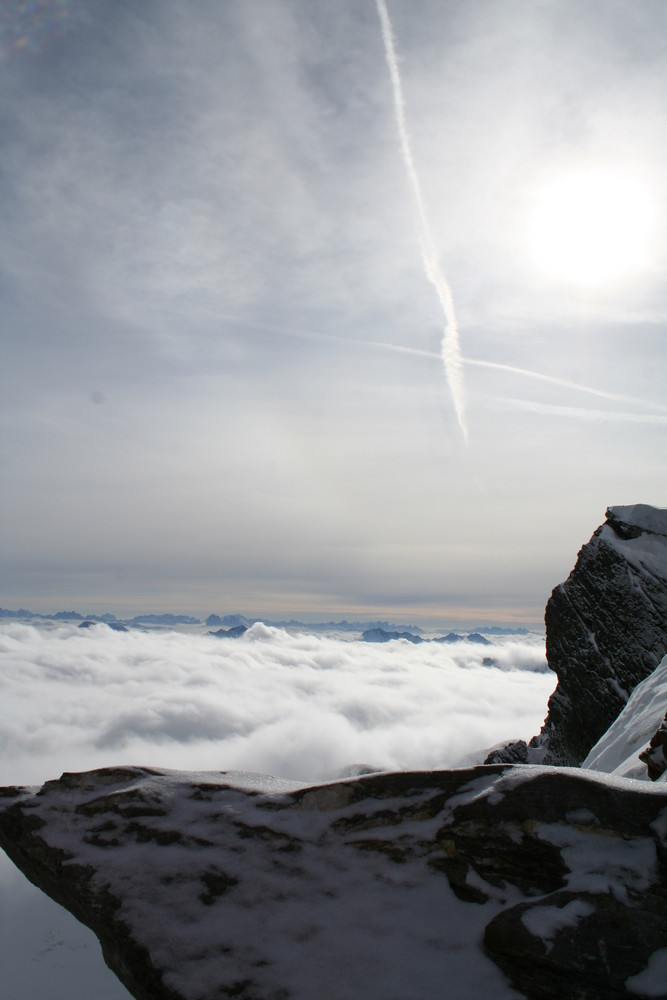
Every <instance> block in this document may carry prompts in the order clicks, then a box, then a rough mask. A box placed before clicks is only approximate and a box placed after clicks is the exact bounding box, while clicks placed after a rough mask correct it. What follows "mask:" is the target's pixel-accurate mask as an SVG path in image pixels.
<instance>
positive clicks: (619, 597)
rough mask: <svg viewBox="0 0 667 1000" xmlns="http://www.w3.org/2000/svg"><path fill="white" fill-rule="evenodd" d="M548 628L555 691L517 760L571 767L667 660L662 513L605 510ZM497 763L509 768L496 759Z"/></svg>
mask: <svg viewBox="0 0 667 1000" xmlns="http://www.w3.org/2000/svg"><path fill="white" fill-rule="evenodd" d="M545 623H546V637H547V643H546V645H547V661H548V663H549V667H550V668H551V669H552V670H553V671H555V673H556V674H557V675H558V685H557V687H556V690H555V691H554V693H553V695H552V696H551V699H550V700H549V711H548V715H547V718H546V720H545V723H544V726H543V728H542V731H541V733H540V735H539V736H537V737H535V739H533V740H532V741H531V743H530V744H529V745H528V748H527V753H526V757H525V758H524V759H526V760H528V761H529V762H530V761H534V762H543V763H546V764H570V765H578V764H580V763H581V762H582V761H583V760H584V758H585V757H586V755H587V754H588V752H589V751H590V749H591V747H593V746H594V745H595V744H596V743H597V741H598V740H599V739H600V737H601V736H602V735H603V734H604V733H605V732H606V731H607V729H608V728H609V726H610V725H611V724H612V722H613V721H614V719H616V717H617V716H618V714H619V712H620V711H621V710H622V709H623V707H624V705H625V704H626V702H627V700H628V698H629V697H630V694H631V693H632V691H633V689H634V688H635V687H636V686H637V684H639V683H640V681H642V680H644V679H645V678H646V677H648V676H649V675H650V674H651V673H652V672H653V671H654V670H655V668H656V667H657V665H658V664H659V663H660V660H661V659H662V657H663V655H664V654H665V652H667V510H664V509H657V508H655V507H649V506H647V505H646V504H636V505H634V506H631V507H610V508H609V509H608V510H607V515H606V521H605V523H604V524H603V525H601V526H600V527H599V528H598V529H597V531H596V532H595V533H594V535H593V537H592V538H591V540H590V541H589V542H588V543H587V544H586V545H584V546H583V548H582V549H581V551H580V552H579V555H578V557H577V562H576V565H575V567H574V569H573V570H572V572H571V573H570V575H569V577H568V578H567V580H566V581H565V583H562V584H560V585H559V586H558V587H556V588H555V590H554V591H553V593H552V595H551V597H550V599H549V601H548V603H547V607H546V612H545ZM513 746H514V745H513ZM499 759H510V758H508V757H507V756H503V753H502V751H498V750H495V751H494V755H493V760H495V761H497V760H499ZM511 759H513V760H516V759H517V757H516V754H514V756H513V757H512V758H511ZM487 761H489V762H490V758H487Z"/></svg>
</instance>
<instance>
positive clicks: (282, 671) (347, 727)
mask: <svg viewBox="0 0 667 1000" xmlns="http://www.w3.org/2000/svg"><path fill="white" fill-rule="evenodd" d="M0 657H1V659H2V671H1V673H0V691H1V699H2V716H1V718H0V751H1V752H0V784H3V785H4V784H18V783H21V784H41V783H42V782H43V781H45V780H47V779H49V778H55V777H58V776H59V775H60V773H61V772H62V771H66V770H67V771H80V770H88V769H91V768H95V767H102V766H106V765H113V764H120V763H128V764H145V765H154V766H157V767H168V768H183V769H197V770H229V769H233V770H246V771H259V772H262V773H267V774H274V775H278V776H280V777H285V778H295V779H298V780H303V781H306V782H316V781H320V780H326V779H328V778H332V777H335V776H337V775H340V774H341V773H343V772H344V770H345V768H347V767H350V766H351V765H356V764H364V765H369V766H372V767H375V768H378V769H382V770H394V769H419V768H443V767H455V766H457V765H460V764H465V763H469V762H470V761H471V760H475V761H476V762H479V761H481V760H482V759H483V752H484V750H485V748H488V747H489V746H491V745H493V744H496V743H498V742H501V741H503V740H506V739H510V738H518V737H523V738H529V737H530V736H532V735H534V734H535V733H536V732H538V731H539V728H540V726H541V724H542V721H543V719H544V716H545V714H546V704H547V699H548V696H549V694H550V693H551V691H552V690H553V687H554V685H555V681H556V678H555V675H554V674H553V673H551V672H550V671H548V670H547V667H546V661H545V658H544V645H543V641H542V639H541V637H539V636H530V637H525V638H524V637H521V640H520V641H517V639H516V638H513V639H512V640H511V641H510V640H507V639H504V640H502V641H499V642H498V643H496V644H494V645H493V646H477V645H474V644H472V643H457V644H455V645H445V644H439V643H422V644H419V645H413V644H411V643H409V642H406V641H401V640H398V641H392V642H388V643H383V644H378V643H366V642H362V641H359V640H350V639H349V638H347V639H341V638H334V637H331V636H327V635H314V634H307V633H301V634H290V633H288V632H286V631H284V630H282V629H278V628H271V627H268V626H265V625H262V624H256V625H254V626H253V627H252V628H250V629H249V630H248V632H246V634H245V635H244V636H242V637H241V638H236V639H229V638H222V639H221V638H218V637H215V636H212V635H206V634H191V633H190V634H189V633H187V632H178V631H139V630H131V631H129V632H114V631H112V630H111V629H109V628H108V627H107V626H106V625H103V624H99V625H96V626H94V627H92V628H88V629H80V628H78V627H77V626H76V625H74V624H62V625H58V626H51V627H47V626H41V625H40V626H39V627H35V626H33V625H28V624H24V623H20V622H12V623H7V624H3V625H2V626H0ZM489 657H490V658H492V659H493V662H494V665H493V666H490V665H488V663H487V665H485V664H484V660H485V659H487V661H488V658H489Z"/></svg>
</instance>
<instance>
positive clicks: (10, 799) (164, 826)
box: [0, 765, 667, 1000]
mask: <svg viewBox="0 0 667 1000" xmlns="http://www.w3.org/2000/svg"><path fill="white" fill-rule="evenodd" d="M0 843H1V844H2V846H3V847H4V848H5V850H6V851H7V853H8V854H9V855H10V857H12V858H13V860H14V861H15V863H16V864H17V865H18V866H19V867H20V868H21V869H22V870H23V871H24V872H25V874H26V875H27V876H28V877H29V878H30V879H31V880H32V881H33V882H34V883H35V884H36V885H38V886H39V887H40V888H42V889H43V890H44V891H45V892H47V893H48V894H49V895H50V896H52V897H53V898H54V899H56V900H57V901H58V902H60V903H61V904H62V905H64V906H66V907H67V908H68V909H69V910H71V911H72V912H73V913H74V914H75V916H77V917H78V918H79V919H80V920H82V921H83V922H84V923H86V924H88V925H89V926H90V927H92V929H93V930H94V931H95V933H96V934H97V935H98V937H99V939H100V941H101V943H102V948H103V951H104V955H105V958H106V960H107V962H108V964H109V965H110V967H111V968H112V969H113V970H114V971H115V972H116V974H117V975H118V976H119V978H120V979H121V980H122V981H123V983H125V985H126V986H127V988H128V989H129V990H130V992H131V993H132V994H133V995H134V996H135V997H137V998H138V1000H195V998H198V1000H221V998H225V997H241V998H245V1000H312V998H313V997H315V996H319V997H322V998H324V1000H326V998H329V1000H333V998H340V997H345V998H346V1000H368V997H369V996H373V997H377V998H386V997H389V996H391V997H392V1000H415V997H424V998H426V997H435V996H442V995H443V983H447V984H448V987H447V989H449V988H450V987H451V986H452V984H454V987H455V988H454V987H453V988H452V995H470V996H494V997H507V996H509V995H516V994H510V993H509V992H508V987H507V982H506V979H505V978H504V977H507V978H508V979H509V980H510V982H511V983H512V985H513V986H514V988H515V989H516V990H518V991H519V993H520V994H521V995H523V996H525V997H527V998H529V1000H562V997H563V996H567V997H570V998H573V1000H613V998H616V997H618V998H620V997H625V996H627V995H628V993H627V988H626V987H627V983H628V981H629V980H630V979H631V978H632V977H636V976H638V975H641V974H642V972H643V970H644V969H645V968H646V967H647V965H648V964H649V963H650V960H651V956H652V955H654V954H655V953H656V952H659V951H660V949H662V948H665V946H666V944H667V940H666V938H665V930H664V928H665V926H666V923H667V873H666V866H667V787H665V786H664V785H662V784H660V785H651V784H650V783H648V782H646V783H639V782H637V783H633V784H629V783H628V782H622V781H620V782H615V781H613V780H612V779H609V778H608V777H606V776H596V775H593V774H591V773H587V772H584V771H580V770H571V769H563V768H550V767H526V766H523V767H512V766H508V765H500V766H495V767H483V766H482V767H476V768H471V769H467V770H463V769H462V770H457V771H445V772H428V773H395V774H391V773H388V774H372V775H369V776H367V777H362V778H353V779H350V780H346V781H339V782H334V783H330V784H326V785H322V786H318V787H294V786H292V787H290V786H288V785H287V784H285V783H282V784H281V783H279V782H276V781H275V780H274V779H259V778H258V777H257V776H249V775H233V774H224V773H196V774H188V773H180V772H169V771H161V770H157V769H149V768H113V769H106V770H100V771H92V772H88V773H84V774H65V775H63V776H62V777H61V778H60V779H59V780H57V781H50V782H48V783H47V784H46V785H44V786H43V787H42V788H41V789H38V790H36V789H20V788H7V789H3V790H1V792H0ZM482 942H483V944H482ZM500 970H502V972H501V971H500ZM457 977H458V978H457ZM463 982H464V983H465V992H462V989H463V987H462V986H461V983H463ZM457 991H458V992H457ZM654 995H655V994H654Z"/></svg>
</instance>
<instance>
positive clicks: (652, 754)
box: [639, 712, 667, 781]
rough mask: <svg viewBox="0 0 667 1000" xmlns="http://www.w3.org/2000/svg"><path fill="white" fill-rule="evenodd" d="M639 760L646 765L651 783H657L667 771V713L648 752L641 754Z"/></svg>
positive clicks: (652, 739)
mask: <svg viewBox="0 0 667 1000" xmlns="http://www.w3.org/2000/svg"><path fill="white" fill-rule="evenodd" d="M639 759H640V760H641V761H643V762H644V763H645V764H646V766H647V768H648V776H649V778H650V779H651V781H657V780H658V778H659V777H660V776H661V775H663V774H664V773H665V771H667V712H665V718H664V721H663V722H662V724H661V726H660V728H659V729H658V731H657V732H656V733H655V735H654V736H652V737H651V742H650V743H649V745H648V746H647V747H646V750H642V752H641V753H640V754H639Z"/></svg>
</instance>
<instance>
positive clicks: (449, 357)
mask: <svg viewBox="0 0 667 1000" xmlns="http://www.w3.org/2000/svg"><path fill="white" fill-rule="evenodd" d="M375 2H376V6H377V12H378V15H379V18H380V26H381V28H382V40H383V42H384V52H385V57H386V60H387V68H388V70H389V76H390V78H391V86H392V90H393V94H394V114H395V116H396V126H397V128H398V136H399V139H400V143H401V152H402V154H403V162H404V164H405V170H406V173H407V175H408V181H409V184H410V188H411V189H412V194H413V197H414V200H415V205H416V208H417V220H418V223H419V241H420V243H421V251H422V260H423V263H424V272H425V274H426V277H427V278H428V280H429V281H430V282H431V284H432V285H433V287H434V288H435V290H436V293H437V296H438V298H439V300H440V305H441V306H442V311H443V313H444V316H445V329H444V333H443V336H442V344H441V356H442V362H443V365H444V369H445V378H446V379H447V384H448V386H449V390H450V392H451V394H452V401H453V403H454V410H455V412H456V417H457V420H458V422H459V426H460V428H461V432H462V434H463V440H464V441H465V442H466V444H467V443H468V430H467V427H466V422H465V386H464V380H463V361H462V359H461V349H460V347H459V328H458V324H457V322H456V313H455V311H454V301H453V299H452V293H451V290H450V288H449V284H448V283H447V279H446V278H445V275H444V273H443V270H442V267H441V265H440V261H439V259H438V254H437V252H436V249H435V243H434V241H433V235H432V233H431V227H430V225H429V222H428V218H427V216H426V208H425V206H424V198H423V196H422V190H421V185H420V183H419V176H418V174H417V169H416V167H415V162H414V158H413V156H412V147H411V145H410V136H409V133H408V127H407V124H406V121H405V101H404V99H403V88H402V86H401V76H400V73H399V71H398V59H397V58H396V47H395V45H394V32H393V29H392V26H391V21H390V19H389V11H388V10H387V4H386V2H385V0H375Z"/></svg>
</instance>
